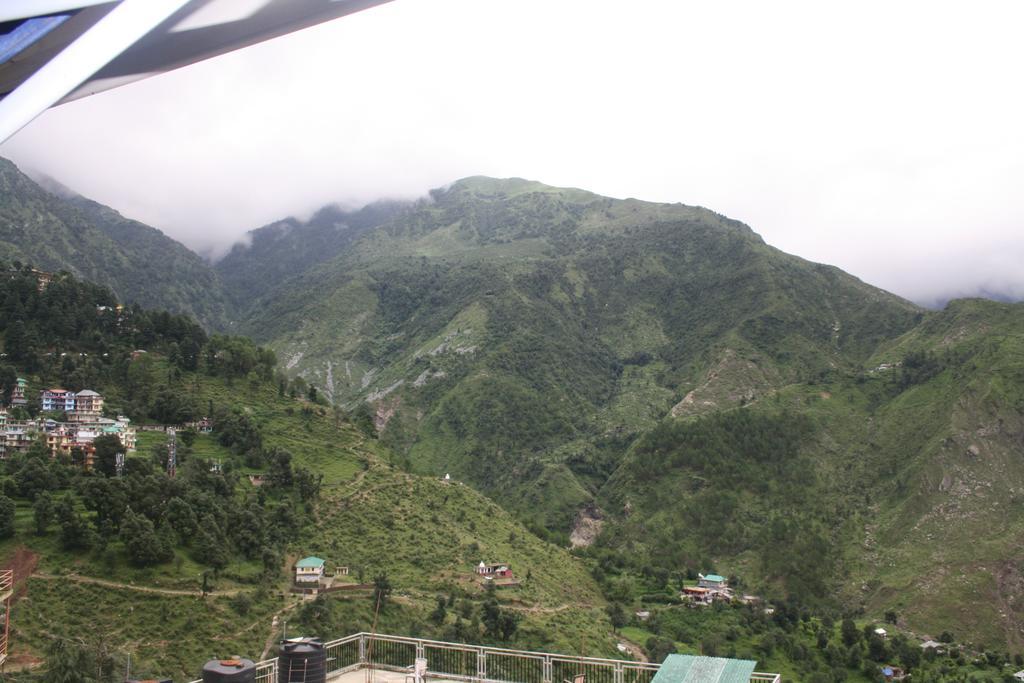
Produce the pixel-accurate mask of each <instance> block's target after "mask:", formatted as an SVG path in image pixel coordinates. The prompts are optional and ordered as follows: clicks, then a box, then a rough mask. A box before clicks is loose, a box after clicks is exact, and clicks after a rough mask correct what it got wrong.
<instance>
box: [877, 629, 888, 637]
mask: <svg viewBox="0 0 1024 683" xmlns="http://www.w3.org/2000/svg"><path fill="white" fill-rule="evenodd" d="M875 635H876V636H878V637H879V638H885V637H886V636H887V635H889V634H888V632H887V631H886V630H885V629H884V628H881V627H879V628H876V629H875Z"/></svg>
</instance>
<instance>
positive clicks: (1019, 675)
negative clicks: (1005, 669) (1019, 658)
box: [1013, 669, 1024, 681]
mask: <svg viewBox="0 0 1024 683" xmlns="http://www.w3.org/2000/svg"><path fill="white" fill-rule="evenodd" d="M1013 677H1014V678H1016V679H1017V680H1018V681H1024V669H1021V670H1020V671H1018V672H1017V673H1015V674H1013Z"/></svg>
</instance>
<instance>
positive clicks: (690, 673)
mask: <svg viewBox="0 0 1024 683" xmlns="http://www.w3.org/2000/svg"><path fill="white" fill-rule="evenodd" d="M755 666H757V662H755V661H754V660H752V659H725V658H724V657H695V656H693V655H669V656H668V657H666V658H665V661H664V662H663V663H662V665H661V668H660V669H658V673H656V674H655V675H654V679H653V680H652V681H651V683H749V681H750V674H752V673H754V667H755Z"/></svg>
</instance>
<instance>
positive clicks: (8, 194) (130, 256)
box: [0, 159, 227, 329]
mask: <svg viewBox="0 0 1024 683" xmlns="http://www.w3.org/2000/svg"><path fill="white" fill-rule="evenodd" d="M54 189H56V188H53V187H51V190H54ZM0 260H3V261H7V262H11V261H20V262H22V263H30V264H32V265H33V266H35V267H36V268H39V269H40V270H45V271H51V272H56V271H60V270H66V271H68V272H71V273H74V274H75V275H78V276H80V277H82V278H84V279H87V280H89V281H91V282H96V283H99V284H103V285H106V286H108V287H110V288H111V289H112V290H114V292H116V293H117V294H118V296H120V297H121V298H122V299H123V300H125V301H128V302H132V303H138V304H141V305H143V306H146V307H151V308H161V309H166V310H170V311H173V312H177V313H187V314H189V315H192V316H194V317H195V318H197V319H198V320H199V321H200V322H202V323H203V324H204V325H206V326H207V327H209V328H212V329H219V328H222V327H223V326H224V325H225V324H226V320H227V319H226V308H225V297H224V295H223V293H222V290H221V286H220V283H219V281H218V278H217V275H216V273H214V272H213V270H212V268H211V267H210V266H209V264H207V263H206V262H205V261H204V260H203V259H202V258H200V257H199V256H197V255H196V254H194V253H193V252H191V251H190V250H189V249H188V248H186V247H185V246H183V245H181V244H179V243H178V242H176V241H174V240H172V239H171V238H169V237H167V236H166V235H164V234H163V233H162V232H160V231H159V230H157V229H156V228H152V227H149V226H147V225H144V224H142V223H139V222H138V221H133V220H130V219H127V218H125V217H123V216H121V215H120V214H119V213H117V212H116V211H114V210H113V209H111V208H109V207H106V206H103V205H102V204H99V203H97V202H94V201H91V200H89V199H86V198H84V197H78V196H75V195H73V194H70V193H68V192H66V191H59V190H58V191H57V192H56V193H55V192H53V191H47V190H45V189H43V188H42V187H40V186H39V185H38V184H37V183H36V182H34V181H33V180H31V179H30V178H29V177H28V176H26V175H24V174H23V173H22V172H21V171H19V170H18V168H17V167H16V166H15V165H14V164H12V163H11V162H10V161H8V160H6V159H0Z"/></svg>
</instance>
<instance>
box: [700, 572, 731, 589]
mask: <svg viewBox="0 0 1024 683" xmlns="http://www.w3.org/2000/svg"><path fill="white" fill-rule="evenodd" d="M697 585H698V586H700V587H701V588H710V589H711V590H716V591H720V590H722V589H723V588H728V587H729V581H728V580H727V579H726V578H725V577H724V576H719V575H718V574H707V575H705V574H698V575H697Z"/></svg>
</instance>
